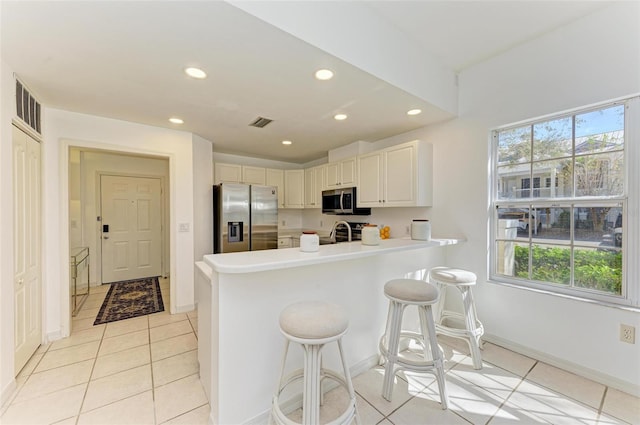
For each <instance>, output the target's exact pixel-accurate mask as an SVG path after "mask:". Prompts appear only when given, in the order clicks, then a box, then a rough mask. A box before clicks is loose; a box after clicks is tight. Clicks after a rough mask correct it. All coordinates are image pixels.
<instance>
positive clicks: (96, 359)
mask: <svg viewBox="0 0 640 425" xmlns="http://www.w3.org/2000/svg"><path fill="white" fill-rule="evenodd" d="M106 330H107V327H106V326H105V327H104V328H103V329H102V337H101V338H100V344H98V350H96V356H95V357H94V358H93V364H92V365H91V371H90V372H89V379H88V380H87V387H86V388H85V389H84V395H83V396H82V401H81V402H80V407H79V408H78V414H77V415H76V420H75V423H76V425H77V423H78V421H79V420H80V414H81V413H82V407H83V406H84V402H85V400H86V399H87V393H88V392H89V384H91V377H92V376H93V371H94V369H95V367H96V363H97V361H98V353H100V347H102V341H103V340H104V334H105V332H106ZM71 332H73V329H72V330H71Z"/></svg>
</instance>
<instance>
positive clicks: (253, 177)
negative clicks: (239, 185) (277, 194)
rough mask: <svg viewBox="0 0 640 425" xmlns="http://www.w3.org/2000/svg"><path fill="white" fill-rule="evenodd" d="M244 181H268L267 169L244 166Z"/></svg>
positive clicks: (252, 182) (262, 182) (255, 182)
mask: <svg viewBox="0 0 640 425" xmlns="http://www.w3.org/2000/svg"><path fill="white" fill-rule="evenodd" d="M242 182H243V183H246V184H260V185H265V184H266V183H267V178H266V173H265V169H264V168H263V167H252V166H248V165H244V166H242Z"/></svg>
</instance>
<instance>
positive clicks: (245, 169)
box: [213, 162, 267, 185]
mask: <svg viewBox="0 0 640 425" xmlns="http://www.w3.org/2000/svg"><path fill="white" fill-rule="evenodd" d="M213 168H214V172H213V180H214V182H215V184H219V183H246V184H261V185H265V184H266V183H267V177H266V169H265V168H264V167H253V166H250V165H238V164H224V163H222V162H216V163H215V164H214V167H213Z"/></svg>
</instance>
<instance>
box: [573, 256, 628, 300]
mask: <svg viewBox="0 0 640 425" xmlns="http://www.w3.org/2000/svg"><path fill="white" fill-rule="evenodd" d="M574 256H575V258H574V262H575V272H574V282H575V286H577V287H580V288H588V289H595V290H598V291H604V292H608V293H610V294H615V295H622V251H621V250H602V249H594V248H576V249H575V251H574Z"/></svg>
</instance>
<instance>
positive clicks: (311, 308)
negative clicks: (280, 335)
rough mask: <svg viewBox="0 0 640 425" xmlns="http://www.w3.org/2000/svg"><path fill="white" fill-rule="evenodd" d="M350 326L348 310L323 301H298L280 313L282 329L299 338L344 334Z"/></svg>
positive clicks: (320, 337)
mask: <svg viewBox="0 0 640 425" xmlns="http://www.w3.org/2000/svg"><path fill="white" fill-rule="evenodd" d="M348 326H349V318H348V316H347V312H346V311H345V310H344V309H343V308H342V307H340V306H339V305H337V304H332V303H328V302H323V301H301V302H297V303H295V304H291V305H289V306H287V307H286V308H285V309H284V310H282V313H280V329H282V330H283V331H284V332H286V333H287V334H289V335H292V336H295V337H297V338H306V339H322V338H330V337H333V336H337V335H340V334H342V333H343V332H344V331H346V330H347V327H348Z"/></svg>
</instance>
